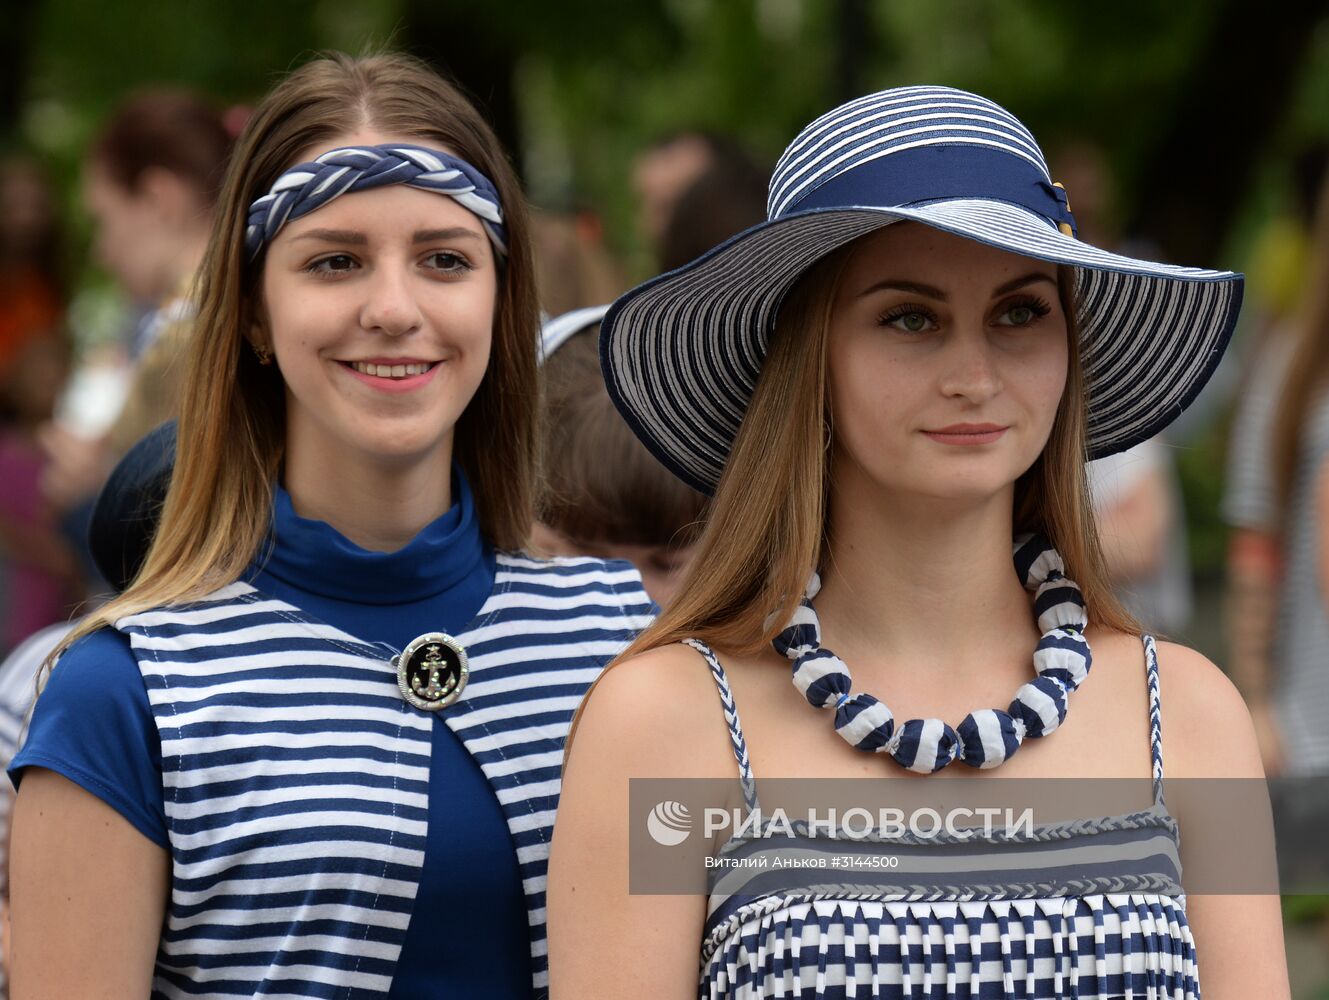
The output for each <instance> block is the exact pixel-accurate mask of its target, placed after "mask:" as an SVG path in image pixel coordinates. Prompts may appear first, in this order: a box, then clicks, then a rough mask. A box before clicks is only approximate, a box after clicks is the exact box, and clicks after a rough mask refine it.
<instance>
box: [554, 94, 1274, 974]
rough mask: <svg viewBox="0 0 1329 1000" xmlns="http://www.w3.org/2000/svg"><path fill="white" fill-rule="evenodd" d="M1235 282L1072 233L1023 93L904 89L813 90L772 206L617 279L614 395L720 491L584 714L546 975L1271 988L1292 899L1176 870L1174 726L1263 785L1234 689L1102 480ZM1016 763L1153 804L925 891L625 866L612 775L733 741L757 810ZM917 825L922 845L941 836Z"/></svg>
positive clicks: (1197, 383) (1197, 357)
mask: <svg viewBox="0 0 1329 1000" xmlns="http://www.w3.org/2000/svg"><path fill="white" fill-rule="evenodd" d="M1073 197H1074V194H1073V192H1072V193H1071V198H1072V199H1073ZM1240 298H1241V278H1240V276H1238V275H1236V274H1232V273H1230V272H1223V271H1205V270H1199V269H1194V268H1184V267H1171V266H1167V265H1160V264H1154V263H1150V262H1147V261H1139V260H1131V259H1128V258H1124V257H1119V256H1115V255H1113V254H1110V253H1107V252H1104V251H1102V250H1099V249H1097V248H1095V247H1092V246H1089V245H1086V244H1084V243H1081V242H1080V241H1078V240H1077V239H1076V238H1075V236H1074V220H1073V216H1072V215H1071V212H1070V209H1069V206H1068V204H1067V197H1066V193H1065V192H1064V191H1062V190H1061V189H1060V188H1059V187H1058V186H1056V185H1055V184H1054V183H1053V182H1052V179H1051V178H1050V176H1049V175H1048V171H1047V168H1046V166H1045V164H1044V161H1043V157H1042V154H1041V153H1040V151H1039V148H1038V146H1037V144H1036V143H1035V141H1034V139H1033V137H1032V135H1030V133H1029V132H1028V130H1027V129H1026V128H1025V127H1024V126H1023V125H1022V124H1021V123H1020V122H1019V121H1018V120H1017V119H1015V118H1014V117H1013V116H1012V115H1011V114H1010V113H1008V112H1007V111H1005V110H1004V109H1002V108H1001V107H999V106H997V105H996V104H994V103H992V102H991V101H989V100H986V99H985V98H982V97H978V96H976V95H973V94H968V93H965V92H962V91H958V90H953V89H950V88H944V87H909V88H903V89H898V90H890V91H885V92H883V93H879V94H874V95H871V96H868V97H865V98H862V99H860V100H857V101H854V102H851V103H849V104H847V105H844V106H843V107H840V108H837V109H835V110H834V111H831V112H830V113H828V114H827V115H825V116H823V117H821V118H819V119H817V120H816V121H815V122H813V123H812V124H811V125H809V126H808V127H807V128H806V129H804V131H803V132H802V133H801V134H800V135H799V136H798V137H797V138H796V139H795V140H794V142H793V144H792V145H790V147H789V148H788V150H787V151H786V152H785V154H784V156H783V158H782V159H781V160H780V162H779V163H778V165H777V167H776V169H775V173H774V175H773V177H772V180H771V186H770V203H769V220H768V221H767V222H766V223H764V224H762V225H759V226H757V227H755V228H753V229H751V230H748V231H747V232H745V233H743V234H741V235H739V236H738V237H736V238H734V239H732V240H730V241H729V242H727V243H725V244H723V245H722V246H720V247H718V248H716V249H714V250H712V251H711V252H710V253H708V254H706V255H705V256H704V257H702V258H700V259H698V260H696V261H694V262H693V263H692V264H690V265H688V266H687V267H684V268H682V269H680V270H678V271H675V272H673V273H670V274H667V275H664V276H662V277H659V278H656V279H655V280H653V281H650V282H648V283H646V284H645V285H642V286H640V287H639V288H637V289H635V290H633V291H631V292H629V293H628V294H627V295H625V296H623V297H622V298H621V299H619V301H618V302H617V303H615V305H614V307H613V308H612V309H611V310H610V312H609V314H608V315H607V316H606V318H605V321H604V324H603V328H602V340H601V353H602V359H603V363H604V369H605V375H606V379H607V381H608V384H609V389H610V392H611V394H612V395H613V397H614V399H615V401H616V403H617V404H618V406H619V408H620V409H621V410H622V412H623V413H624V415H625V416H626V418H627V419H628V421H629V422H630V423H631V424H632V426H633V428H634V429H635V430H636V432H637V434H638V435H639V436H640V437H641V439H642V440H643V441H644V442H645V443H646V445H647V447H649V448H650V449H651V451H652V452H653V453H654V454H655V455H656V456H657V457H658V458H659V459H660V460H661V461H662V462H664V463H665V464H666V465H667V466H668V467H669V468H670V469H672V470H673V471H674V472H675V474H677V475H678V476H679V477H680V478H682V479H683V480H684V481H686V482H688V483H690V484H691V485H693V486H695V487H697V488H698V489H701V490H703V491H705V492H707V493H711V494H713V500H712V506H711V513H710V518H709V520H708V522H707V526H706V529H705V531H704V533H703V536H702V538H701V540H700V542H699V551H698V553H697V555H696V558H695V561H694V562H693V566H692V570H691V572H690V574H689V575H688V577H687V579H686V580H685V582H684V583H683V585H682V587H681V589H680V591H679V593H678V595H677V597H676V599H675V600H674V602H673V603H672V604H671V605H670V607H669V608H667V609H666V610H665V612H664V613H663V614H662V615H661V617H660V618H659V619H657V621H656V623H655V624H654V625H653V626H652V627H651V628H649V629H648V630H647V631H646V632H645V633H644V634H643V635H642V637H641V638H640V639H638V641H637V642H636V643H635V644H634V646H633V647H632V648H631V649H630V650H629V651H628V653H627V654H625V656H624V657H623V658H622V659H620V660H619V661H618V662H617V664H616V666H615V668H613V669H610V670H609V671H606V673H605V674H604V675H602V677H601V679H600V681H598V682H597V685H596V686H595V688H593V690H592V692H591V694H589V695H588V697H587V699H586V701H584V702H583V705H582V708H581V710H580V717H579V725H577V726H576V728H574V734H575V737H576V738H575V741H570V743H569V748H568V756H567V760H566V762H565V773H564V794H563V798H562V800H561V806H560V810H561V811H560V815H559V820H558V825H557V829H556V833H555V845H554V849H553V855H552V858H551V869H550V886H549V916H550V927H551V939H550V965H551V976H552V985H553V990H554V994H555V996H559V995H563V996H570V997H571V996H575V997H584V998H589V997H608V996H621V995H628V994H631V995H638V996H651V997H654V998H670V997H678V998H682V997H686V996H692V995H698V994H699V995H701V996H705V997H756V996H785V997H811V996H814V995H815V996H818V997H822V996H825V997H841V996H873V997H924V996H926V997H929V998H933V997H1008V996H1020V997H1053V996H1079V997H1106V996H1120V995H1125V996H1134V997H1163V996H1167V997H1181V996H1186V997H1194V996H1197V995H1198V994H1199V989H1200V983H1201V982H1203V983H1204V988H1205V996H1206V997H1207V998H1210V997H1214V996H1232V997H1246V996H1256V995H1258V996H1285V995H1286V993H1287V985H1286V983H1287V980H1286V969H1285V967H1284V961H1283V949H1282V934H1281V925H1280V918H1279V910H1278V900H1277V898H1276V897H1268V896H1263V897H1257V896H1246V897H1232V896H1193V897H1192V898H1190V899H1189V900H1187V899H1186V897H1185V895H1184V894H1183V892H1182V889H1181V883H1180V874H1181V873H1180V862H1179V855H1178V837H1179V836H1180V837H1181V838H1183V839H1186V838H1194V839H1195V842H1196V843H1200V842H1202V841H1203V840H1204V838H1205V837H1206V836H1208V835H1209V833H1210V831H1208V830H1207V829H1202V828H1199V827H1193V828H1188V827H1186V825H1185V823H1184V822H1182V823H1181V826H1180V831H1179V829H1178V821H1177V819H1176V818H1174V817H1173V816H1172V815H1171V814H1170V813H1169V812H1168V808H1167V805H1166V804H1165V802H1164V800H1163V797H1162V790H1163V789H1162V778H1163V773H1164V771H1163V764H1164V759H1165V758H1166V760H1167V765H1168V771H1167V773H1168V774H1169V775H1171V776H1177V775H1180V776H1195V777H1198V776H1211V775H1218V776H1227V777H1252V778H1258V777H1259V776H1260V774H1261V772H1260V763H1259V756H1258V753H1257V751H1256V746H1255V741H1254V738H1253V735H1252V729H1251V724H1250V719H1249V716H1248V714H1247V712H1246V710H1245V707H1244V705H1243V704H1242V702H1241V700H1240V698H1239V697H1238V696H1237V694H1236V692H1235V691H1234V689H1233V688H1232V687H1231V685H1230V684H1229V683H1228V682H1227V681H1226V680H1225V679H1224V677H1223V676H1222V674H1221V673H1220V672H1219V671H1218V670H1217V669H1216V668H1215V667H1214V666H1213V665H1212V664H1210V663H1209V662H1208V661H1206V660H1205V659H1204V658H1203V657H1201V656H1199V655H1198V654H1196V653H1194V652H1193V651H1191V650H1188V649H1184V648H1181V647H1179V646H1175V645H1171V644H1166V643H1156V642H1155V641H1154V640H1153V639H1152V638H1151V637H1148V636H1143V637H1142V636H1141V635H1140V634H1139V632H1138V629H1137V628H1136V626H1135V625H1134V623H1133V622H1132V621H1131V620H1130V618H1129V617H1128V616H1127V615H1126V614H1125V613H1124V612H1122V610H1121V609H1120V607H1119V606H1118V605H1117V604H1116V603H1115V602H1114V601H1113V599H1112V597H1111V592H1110V590H1109V588H1108V586H1107V584H1106V581H1105V579H1104V574H1103V571H1102V568H1101V561H1100V556H1099V549H1098V542H1097V538H1096V536H1095V534H1094V526H1093V519H1092V516H1091V510H1090V505H1089V501H1088V498H1087V491H1086V486H1085V473H1084V462H1085V460H1086V458H1090V457H1096V456H1101V455H1107V454H1111V453H1113V452H1116V451H1118V450H1120V449H1124V448H1128V447H1130V446H1131V445H1133V444H1135V443H1137V442H1139V441H1143V440H1146V439H1148V438H1149V437H1151V436H1152V435H1154V434H1155V433H1157V432H1158V431H1159V430H1160V429H1161V428H1162V427H1163V426H1165V425H1166V424H1167V423H1168V422H1169V421H1170V420H1171V419H1172V418H1173V417H1175V416H1176V415H1177V413H1179V412H1180V411H1181V410H1182V408H1183V407H1185V406H1186V405H1187V403H1189V401H1190V400H1191V399H1193V398H1194V396H1195V395H1196V393H1197V392H1198V391H1199V390H1200V388H1201V387H1202V386H1203V384H1204V382H1205V380H1206V379H1207V378H1208V376H1209V374H1210V373H1211V372H1212V370H1213V368H1214V366H1215V365H1216V363H1217V361H1218V358H1219V356H1220V355H1221V353H1222V351H1223V348H1224V346H1225V344H1226V341H1227V339H1228V337H1229V335H1230V333H1231V331H1232V327H1233V325H1234V323H1235V321H1236V317H1237V311H1238V307H1239V303H1240ZM831 650H834V652H831ZM1091 650H1092V655H1091ZM791 661H792V663H791ZM1091 663H1092V666H1093V673H1092V675H1090V674H1089V668H1090V665H1091ZM791 666H792V673H793V690H791V689H790V680H789V672H790V670H791ZM851 673H852V682H851ZM717 692H718V697H717ZM868 692H871V694H869V693H868ZM1012 694H1014V698H1013V699H1012ZM874 695H875V697H874ZM888 706H889V707H888ZM985 706H993V707H985ZM817 708H826V709H830V710H831V711H830V712H829V713H821V712H818V711H816V709H817ZM966 713H969V714H966ZM943 720H945V721H943ZM836 733H838V735H839V737H842V738H837V736H836V735H835V734H836ZM1164 734H1166V742H1165V741H1164ZM864 751H867V753H865V752H864ZM872 753H875V754H877V755H879V756H871V755H870V754H872ZM886 758H890V759H886ZM997 767H999V770H998V771H996V772H994V773H995V775H997V776H1001V777H1009V778H1040V779H1043V778H1048V779H1050V778H1093V777H1112V778H1128V779H1129V778H1138V779H1141V780H1142V782H1145V783H1147V787H1150V788H1152V801H1150V800H1149V795H1148V794H1147V793H1146V794H1145V795H1144V796H1143V799H1144V801H1142V802H1140V803H1139V804H1138V808H1136V807H1132V809H1131V810H1130V811H1128V812H1127V813H1124V814H1120V815H1117V814H1114V815H1110V816H1106V815H1105V816H1084V815H1082V814H1080V815H1077V816H1076V817H1075V818H1074V821H1073V822H1067V823H1061V824H1051V825H1040V826H1038V827H1037V828H1036V829H1035V830H1034V831H1032V832H1029V833H1027V835H1025V834H1020V833H1019V831H1018V830H1017V831H1016V832H1015V833H1013V834H1010V835H1009V836H1007V837H1004V838H1003V837H1000V836H998V835H996V834H993V835H992V836H986V837H982V838H978V839H971V840H970V841H969V842H968V846H966V847H964V848H963V850H962V851H961V856H962V863H960V874H959V875H957V876H952V877H950V879H949V882H947V880H946V879H945V878H943V879H941V881H940V882H939V883H937V884H936V885H934V887H933V889H934V891H931V892H929V893H924V894H921V895H920V894H917V893H911V892H910V891H909V889H908V887H907V886H905V885H900V886H894V885H893V884H892V882H891V879H890V878H889V877H887V876H886V875H882V874H879V875H876V876H874V878H877V879H878V880H879V881H878V883H877V884H878V886H879V888H878V889H877V890H876V891H872V892H866V893H861V892H856V891H855V887H853V886H851V887H848V888H845V887H841V888H838V889H837V888H836V887H835V886H822V887H821V891H818V892H812V891H809V889H808V888H807V886H808V883H807V881H806V880H803V881H801V882H796V881H794V876H792V875H791V876H789V877H788V879H787V880H785V881H782V880H781V879H782V876H781V875H780V874H779V873H777V872H775V871H774V870H773V869H771V870H767V871H765V872H764V873H762V875H761V877H760V879H758V878H757V876H755V875H754V876H752V877H753V879H754V881H753V882H751V883H745V882H744V881H743V878H744V877H745V876H721V877H719V878H718V879H717V881H716V882H714V883H713V884H712V888H711V890H710V895H709V897H707V898H701V897H698V896H695V895H691V896H690V895H684V894H681V893H680V894H677V895H670V896H662V895H650V894H644V893H643V894H633V893H631V892H630V891H629V883H628V879H627V877H626V875H627V861H628V833H629V828H630V823H629V802H628V789H629V781H628V779H632V778H716V779H731V778H732V777H733V776H734V775H735V773H737V775H738V777H739V779H740V785H741V792H742V804H743V806H744V807H745V808H747V809H748V810H750V811H751V810H756V811H759V810H760V803H759V801H758V799H757V786H756V783H755V781H754V775H755V776H760V777H763V778H817V779H826V778H856V777H871V776H877V777H889V776H891V775H892V774H895V775H902V774H905V773H907V772H917V773H920V774H924V775H933V777H931V778H928V779H926V780H928V781H929V782H932V783H938V782H940V784H934V787H935V788H936V789H937V791H938V793H939V794H940V793H941V792H942V791H943V789H944V788H945V787H946V786H947V784H948V782H949V779H951V778H953V777H955V776H957V774H959V773H962V772H963V773H966V774H969V775H977V774H979V773H981V771H983V770H985V769H991V768H997ZM911 784H912V783H911ZM924 787H926V786H924ZM952 787H954V786H952ZM982 787H984V788H988V789H993V788H995V787H997V786H993V785H991V784H990V783H988V782H984V783H983V785H982ZM1008 787H1010V786H1008ZM712 846H713V847H715V848H719V849H720V851H721V853H723V852H724V851H730V850H734V851H738V852H739V854H740V855H741V856H743V857H755V856H757V855H760V853H761V852H762V850H763V845H762V842H761V841H760V838H758V837H748V838H746V840H745V838H743V837H735V838H734V840H733V841H730V842H729V843H728V844H726V845H724V846H723V847H722V848H721V847H720V845H719V844H718V840H717V843H716V844H715V845H712ZM821 846H822V847H824V845H821ZM878 846H879V847H880V849H881V850H883V851H886V852H888V853H890V854H895V853H897V852H898V851H899V850H900V849H901V844H899V843H887V844H883V845H878ZM805 848H807V849H811V850H817V849H820V848H819V846H818V843H817V842H816V841H815V839H814V840H813V841H811V842H810V844H809V845H805ZM910 849H911V851H913V854H912V855H911V856H912V857H914V858H915V861H916V862H917V863H918V864H921V865H923V866H924V867H926V866H927V865H928V864H929V863H932V864H933V865H934V866H936V867H937V870H938V871H945V870H947V869H946V865H947V864H948V863H949V864H952V866H953V865H954V863H956V862H954V856H955V855H954V852H955V851H957V850H960V848H958V847H957V846H956V844H955V843H953V842H932V843H931V844H930V845H929V844H928V843H925V844H922V845H921V846H920V845H916V844H915V845H912V846H911V847H910ZM929 850H932V851H933V853H932V854H929V853H928V852H929ZM1063 851H1065V852H1068V853H1062V852H1063ZM712 853H715V852H714V851H712ZM948 858H951V859H952V860H951V861H949V862H948V860H947V859H948ZM929 859H932V860H931V862H929ZM735 878H737V879H738V881H737V882H735V881H734V879H735ZM745 887H746V888H745ZM699 958H700V965H699V964H698V963H699Z"/></svg>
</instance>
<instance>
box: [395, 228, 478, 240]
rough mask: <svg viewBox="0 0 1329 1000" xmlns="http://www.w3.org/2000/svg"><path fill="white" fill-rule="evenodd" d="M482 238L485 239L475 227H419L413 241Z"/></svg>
mask: <svg viewBox="0 0 1329 1000" xmlns="http://www.w3.org/2000/svg"><path fill="white" fill-rule="evenodd" d="M463 239H466V240H482V239H484V237H483V236H481V235H480V234H479V233H477V232H476V231H475V230H474V229H470V228H468V227H466V226H453V227H452V228H450V229H419V230H416V233H415V235H414V236H413V237H412V241H413V242H415V243H432V242H434V241H435V240H463Z"/></svg>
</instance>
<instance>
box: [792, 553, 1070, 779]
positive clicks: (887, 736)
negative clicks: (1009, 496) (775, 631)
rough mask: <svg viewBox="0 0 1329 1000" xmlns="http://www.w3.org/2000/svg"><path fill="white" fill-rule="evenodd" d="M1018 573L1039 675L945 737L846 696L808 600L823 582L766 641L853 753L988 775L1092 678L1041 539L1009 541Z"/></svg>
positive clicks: (1057, 570)
mask: <svg viewBox="0 0 1329 1000" xmlns="http://www.w3.org/2000/svg"><path fill="white" fill-rule="evenodd" d="M1015 568H1016V572H1017V573H1018V575H1019V577H1020V580H1021V581H1022V582H1023V583H1024V587H1025V589H1026V590H1028V591H1030V592H1032V593H1033V594H1034V614H1035V616H1036V617H1037V619H1038V627H1039V629H1040V630H1041V631H1042V633H1043V636H1042V638H1041V639H1039V640H1038V646H1037V647H1036V648H1035V649H1034V671H1035V673H1036V674H1037V676H1036V677H1035V678H1034V679H1033V680H1032V681H1030V682H1029V683H1027V684H1025V685H1024V686H1022V687H1021V688H1020V690H1018V691H1017V692H1015V700H1014V701H1012V702H1011V703H1010V706H1009V707H1008V708H1007V710H1006V711H1004V712H1003V711H1002V710H1001V709H999V708H984V709H979V710H978V711H976V712H970V713H969V714H968V715H966V716H965V717H964V721H963V722H961V723H960V725H959V726H957V727H956V728H954V729H952V728H951V727H950V726H948V725H947V724H946V723H944V722H942V721H941V720H940V719H909V720H908V721H906V722H904V723H903V724H901V725H899V726H897V725H896V724H895V719H894V717H893V716H892V715H891V710H890V709H889V708H887V707H886V705H885V704H883V703H882V702H880V701H878V700H877V699H876V698H874V697H872V695H870V694H866V693H860V694H853V693H851V692H852V688H853V681H852V679H851V678H850V676H849V667H848V666H847V665H846V664H845V662H844V661H843V660H841V659H840V658H839V657H838V656H836V655H835V654H834V653H832V652H831V651H830V650H829V649H826V648H824V647H823V646H822V644H821V622H820V621H819V620H818V619H817V612H816V611H815V610H814V609H813V607H812V599H813V598H814V597H816V596H817V592H818V591H819V590H820V589H821V578H820V577H819V576H818V575H817V574H816V573H813V574H812V579H811V581H810V582H809V583H808V588H807V591H806V594H805V596H804V598H803V601H802V602H801V603H800V604H799V606H798V609H797V610H796V611H795V612H794V614H793V617H792V618H791V619H790V620H789V624H788V625H786V626H785V627H784V629H783V630H782V631H781V632H780V634H779V635H777V636H776V637H775V639H774V640H772V645H773V646H774V647H775V649H776V651H777V652H778V653H781V654H782V655H784V656H786V657H788V658H789V659H790V660H792V661H793V671H794V687H796V688H798V690H800V691H801V692H803V696H804V697H805V698H807V700H808V702H809V703H810V704H811V705H813V706H814V707H815V708H830V709H834V710H835V731H836V732H837V733H839V734H840V735H841V736H842V737H844V738H845V739H846V740H848V741H849V743H850V745H852V746H853V747H855V748H856V749H858V750H863V751H866V752H869V753H888V754H890V755H891V757H893V758H894V759H895V761H896V762H897V763H898V764H900V765H902V766H903V767H906V768H908V769H909V770H911V771H917V772H919V773H920V774H932V773H934V772H936V771H940V770H941V769H942V768H943V767H945V766H946V765H947V764H949V763H950V762H951V761H953V760H956V759H959V760H962V761H964V762H965V763H966V764H968V765H969V766H970V767H980V768H990V767H996V766H997V765H999V764H1002V763H1004V762H1005V761H1007V760H1009V759H1010V758H1011V757H1013V756H1014V755H1015V751H1017V750H1019V749H1020V744H1021V743H1022V742H1024V740H1025V738H1026V737H1030V736H1046V735H1047V734H1048V733H1050V732H1052V731H1053V730H1054V729H1056V728H1057V727H1058V726H1060V725H1061V723H1062V721H1063V720H1064V719H1065V718H1066V707H1067V702H1068V700H1069V698H1070V693H1071V692H1072V691H1074V690H1075V689H1076V688H1078V687H1079V686H1080V684H1081V683H1082V682H1083V681H1084V679H1085V677H1086V676H1087V675H1088V674H1089V667H1090V665H1091V664H1092V662H1093V658H1092V656H1091V654H1090V651H1089V643H1088V642H1087V641H1086V640H1085V637H1084V630H1085V627H1086V626H1087V625H1088V624H1089V619H1088V616H1087V615H1086V613H1085V606H1084V598H1083V596H1081V594H1080V587H1079V585H1078V584H1076V583H1075V581H1074V580H1070V579H1067V577H1066V575H1065V573H1066V566H1065V564H1064V563H1063V562H1062V559H1061V555H1060V554H1059V553H1058V552H1057V550H1056V549H1054V548H1053V547H1052V545H1051V544H1050V543H1049V542H1048V540H1047V539H1046V538H1044V537H1042V536H1041V535H1026V536H1024V537H1022V538H1019V539H1017V540H1016V542H1015Z"/></svg>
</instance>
